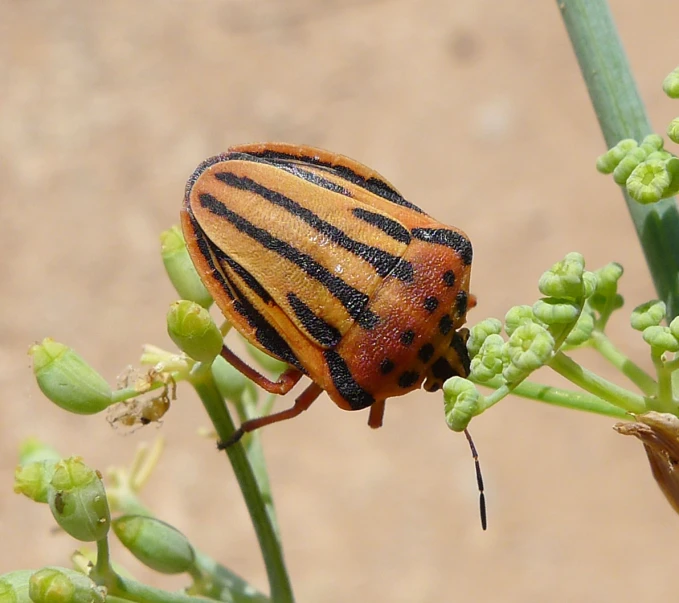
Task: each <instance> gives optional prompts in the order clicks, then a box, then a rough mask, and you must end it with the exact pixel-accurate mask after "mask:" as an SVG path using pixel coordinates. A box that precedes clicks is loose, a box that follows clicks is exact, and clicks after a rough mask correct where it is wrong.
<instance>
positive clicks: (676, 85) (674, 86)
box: [662, 67, 679, 98]
mask: <svg viewBox="0 0 679 603" xmlns="http://www.w3.org/2000/svg"><path fill="white" fill-rule="evenodd" d="M662 89H663V90H664V91H665V94H667V96H669V97H670V98H679V67H677V68H676V69H675V70H674V71H672V72H671V73H670V74H669V75H668V76H667V77H666V78H665V79H664V81H663V83H662Z"/></svg>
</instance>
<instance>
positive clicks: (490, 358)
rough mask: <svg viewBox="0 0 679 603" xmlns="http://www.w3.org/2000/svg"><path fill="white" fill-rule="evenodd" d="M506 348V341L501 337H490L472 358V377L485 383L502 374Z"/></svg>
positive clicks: (495, 334) (492, 335) (494, 335)
mask: <svg viewBox="0 0 679 603" xmlns="http://www.w3.org/2000/svg"><path fill="white" fill-rule="evenodd" d="M498 322H499V321H498ZM504 347H505V341H504V339H502V337H501V336H500V335H498V334H497V333H493V334H491V335H488V337H486V339H485V340H484V342H483V345H482V346H481V349H480V350H479V352H478V354H476V356H474V358H472V361H471V367H470V377H472V378H474V379H475V380H476V381H480V382H481V383H485V382H486V381H490V380H491V379H492V378H493V377H496V376H497V375H499V374H501V373H502V369H503V367H504V360H505V354H504Z"/></svg>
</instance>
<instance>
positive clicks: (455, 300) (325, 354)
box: [181, 143, 482, 490]
mask: <svg viewBox="0 0 679 603" xmlns="http://www.w3.org/2000/svg"><path fill="white" fill-rule="evenodd" d="M181 221H182V228H183V231H184V237H185V239H186V244H187V248H188V251H189V254H190V256H191V259H192V260H193V263H194V265H195V266H196V269H197V271H198V274H199V275H200V277H201V279H202V280H203V282H204V284H205V286H206V287H207V289H208V291H209V292H210V293H211V295H212V297H213V298H214V300H215V301H216V303H217V305H218V306H219V308H220V310H221V311H222V312H223V313H224V315H225V316H226V318H227V319H228V320H229V321H230V322H231V323H232V324H233V326H234V327H235V328H236V329H237V330H238V331H239V332H240V333H241V334H242V335H243V336H244V337H245V338H246V339H247V340H249V341H250V342H251V343H252V344H253V345H255V346H256V347H258V348H259V349H261V350H262V351H264V352H266V353H267V354H270V355H271V356H274V357H275V358H278V359H280V360H282V361H283V362H285V363H287V364H288V365H289V367H290V368H289V369H288V370H287V371H285V372H284V373H283V374H282V375H281V376H280V378H279V379H278V380H277V381H275V382H273V381H270V380H269V379H267V378H266V377H264V376H263V375H261V374H260V373H258V372H257V371H256V370H255V369H253V368H252V367H250V366H249V365H247V364H246V363H245V362H243V361H242V360H241V359H240V358H239V357H238V356H236V355H235V354H234V353H233V352H232V351H231V350H230V349H229V348H228V347H227V346H226V345H225V346H224V347H223V349H222V356H223V357H224V358H225V359H226V360H227V361H229V362H230V363H231V364H232V365H233V366H234V367H235V368H236V369H238V370H239V371H241V372H242V373H243V374H244V375H245V376H247V377H249V378H250V379H252V380H253V381H254V382H255V383H257V384H258V385H259V386H261V387H262V388H263V389H265V390H266V391H268V392H271V393H274V394H284V393H286V392H288V391H289V390H290V389H292V387H293V386H294V385H295V384H296V383H297V382H298V381H299V380H300V378H301V377H302V376H303V375H306V376H308V377H309V378H310V379H311V384H310V385H309V386H307V388H306V389H305V390H304V391H303V392H302V393H301V394H300V395H299V396H298V397H297V399H296V400H295V403H294V405H293V406H292V407H291V408H288V409H286V410H283V411H281V412H276V413H273V414H270V415H268V416H264V417H260V418H255V419H251V420H248V421H245V422H244V423H243V424H242V425H241V426H240V428H239V429H238V430H236V432H235V433H234V434H233V436H232V437H231V438H230V439H229V441H227V442H223V443H222V445H221V446H222V447H227V446H229V445H230V444H233V443H235V442H237V441H238V440H239V439H240V438H241V437H242V436H243V435H244V434H245V433H246V432H249V431H252V430H254V429H257V428H259V427H262V426H264V425H268V424H270V423H276V422H278V421H283V420H285V419H290V418H292V417H295V416H297V415H299V414H300V413H301V412H302V411H304V410H306V409H307V408H309V406H310V405H311V404H312V402H313V401H314V400H316V398H318V396H319V395H320V394H321V392H323V391H325V392H327V393H328V395H329V396H330V398H331V399H332V401H333V402H334V403H335V404H337V406H339V407H340V408H343V409H345V410H360V409H363V408H368V407H369V408H370V414H369V418H368V424H369V425H370V426H371V427H380V426H381V425H382V417H383V414H384V406H385V401H386V399H387V398H390V397H393V396H400V395H403V394H405V393H407V392H409V391H412V390H414V389H417V388H419V387H421V386H423V387H424V389H425V390H427V391H431V392H433V391H436V390H438V389H440V388H441V386H442V384H443V382H444V381H445V380H446V379H448V378H450V377H452V376H454V375H461V376H467V375H468V373H469V356H468V353H467V348H466V345H465V344H466V340H467V337H468V331H467V329H463V328H461V327H462V325H463V324H464V322H465V318H466V313H467V309H468V308H469V307H471V306H473V305H474V303H475V299H474V297H473V296H471V295H470V294H469V278H470V271H471V263H472V246H471V243H470V241H469V239H468V238H467V236H466V235H465V234H464V233H463V232H462V231H460V230H458V229H456V228H453V227H450V226H446V225H444V224H441V223H440V222H438V221H437V220H435V219H434V218H432V217H430V216H429V215H427V214H426V213H425V212H423V211H422V210H421V209H420V208H419V207H417V206H416V205H414V204H412V203H410V202H409V201H407V200H406V199H404V198H403V196H402V195H401V194H400V193H399V192H398V191H397V190H396V189H395V188H394V187H393V186H392V185H391V184H390V183H389V182H388V181H387V180H386V179H385V178H383V177H382V176H381V175H380V174H378V173H377V172H375V171H373V170H372V169H370V168H368V167H366V166H364V165H362V164H360V163H358V162H356V161H354V160H352V159H349V158H348V157H344V156H343V155H337V154H334V153H330V152H328V151H324V150H321V149H316V148H312V147H307V146H295V145H291V144H284V143H263V144H247V145H240V146H236V147H232V148H231V149H229V151H228V152H226V153H224V154H222V155H217V156H216V157H212V158H210V159H208V160H206V161H204V162H203V163H202V164H201V165H200V166H199V167H198V168H197V169H196V171H195V172H194V173H193V175H192V176H191V178H190V179H189V181H188V183H187V185H186V195H185V199H184V206H183V209H182V212H181ZM472 452H473V453H474V456H475V458H476V453H475V450H474V449H473V446H472ZM477 467H478V463H477ZM479 486H480V489H481V490H482V484H481V482H480V481H479Z"/></svg>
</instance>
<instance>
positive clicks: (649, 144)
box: [639, 134, 665, 156]
mask: <svg viewBox="0 0 679 603" xmlns="http://www.w3.org/2000/svg"><path fill="white" fill-rule="evenodd" d="M664 144H665V141H664V140H663V139H662V136H660V134H649V135H648V136H646V137H644V139H643V140H642V141H641V144H640V145H639V148H640V149H643V150H644V151H646V153H647V156H650V155H651V153H654V152H656V151H661V150H662V148H663V146H664Z"/></svg>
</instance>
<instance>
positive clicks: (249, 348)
mask: <svg viewBox="0 0 679 603" xmlns="http://www.w3.org/2000/svg"><path fill="white" fill-rule="evenodd" d="M245 351H246V352H247V353H248V354H249V355H250V357H251V358H253V359H254V360H255V361H256V362H257V364H258V365H259V366H261V367H262V368H263V369H264V370H265V371H267V372H268V373H270V374H272V375H280V374H281V373H283V372H284V371H286V370H287V369H288V365H287V364H286V363H285V362H283V361H282V360H278V358H274V357H272V356H269V354H267V353H265V352H262V350H260V349H259V348H257V347H255V346H254V345H252V344H251V343H250V342H249V341H246V342H245Z"/></svg>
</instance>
